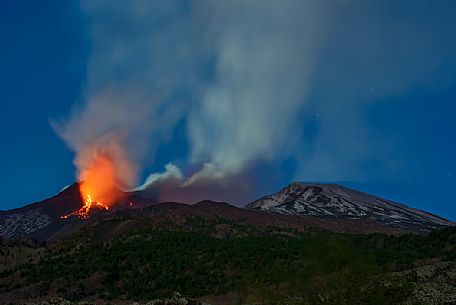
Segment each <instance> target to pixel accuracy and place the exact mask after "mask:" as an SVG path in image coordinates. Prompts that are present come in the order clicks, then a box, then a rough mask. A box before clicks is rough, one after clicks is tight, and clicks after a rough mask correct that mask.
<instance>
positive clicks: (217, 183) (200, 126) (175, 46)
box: [54, 0, 325, 202]
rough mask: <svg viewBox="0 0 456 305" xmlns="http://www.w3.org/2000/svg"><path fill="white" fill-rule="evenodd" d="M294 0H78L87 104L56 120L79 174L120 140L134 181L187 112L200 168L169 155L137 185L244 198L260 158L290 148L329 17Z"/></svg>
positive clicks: (121, 178)
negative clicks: (83, 17) (127, 0)
mask: <svg viewBox="0 0 456 305" xmlns="http://www.w3.org/2000/svg"><path fill="white" fill-rule="evenodd" d="M287 4H288V5H285V4H284V3H283V2H282V3H279V2H277V1H261V2H254V1H229V2H214V1H199V2H194V3H192V6H190V7H187V6H186V4H185V2H173V3H171V1H154V2H152V1H135V2H134V4H133V5H131V4H128V5H127V4H123V3H121V2H107V1H101V0H100V1H93V0H90V1H81V7H82V9H83V11H84V12H85V13H86V14H87V16H88V17H89V19H90V20H89V22H90V28H89V30H90V35H91V38H92V39H91V40H92V53H91V57H90V60H89V63H88V77H87V92H86V99H85V100H86V102H85V103H84V104H83V106H82V107H81V108H80V109H77V110H75V111H74V113H73V114H72V115H71V118H70V120H69V122H68V123H63V124H62V123H61V124H58V123H54V126H55V128H56V130H57V131H58V133H59V134H60V135H61V136H62V138H63V139H64V140H65V141H66V142H67V143H68V144H69V146H70V147H71V148H72V149H73V150H75V151H76V153H77V157H76V161H75V164H76V166H77V168H78V170H79V173H81V172H83V171H84V168H85V167H87V166H88V164H90V163H91V162H93V160H92V158H93V156H94V152H98V151H100V150H103V149H106V147H115V149H114V150H113V151H112V152H109V153H110V155H112V156H114V159H115V160H114V164H116V165H118V166H119V167H121V168H119V169H118V170H117V171H116V172H117V175H118V178H117V179H118V183H119V184H120V186H121V187H123V188H132V187H133V186H134V185H135V184H136V183H137V179H138V175H139V173H140V170H139V169H140V168H141V163H142V162H143V160H144V159H145V158H153V152H154V151H155V149H156V147H157V145H158V143H160V142H161V141H162V140H163V139H164V138H166V137H169V135H170V133H171V132H172V129H173V127H174V126H175V124H177V122H178V121H179V120H181V119H182V118H184V119H185V120H186V122H187V137H188V142H189V144H190V152H189V158H188V166H189V167H192V168H195V166H196V167H198V166H199V167H200V169H199V170H197V171H196V172H195V171H193V174H191V173H190V175H189V176H186V175H185V174H184V173H183V172H182V170H181V169H179V168H177V167H176V166H175V165H173V164H172V163H170V164H168V165H167V166H166V170H165V172H163V173H157V174H152V175H151V176H150V177H149V178H148V179H147V180H146V182H145V183H144V184H143V185H142V186H140V187H139V188H140V189H143V190H146V191H148V192H149V193H150V194H156V196H157V197H158V198H160V199H161V200H181V201H187V202H192V201H197V200H200V199H203V198H204V199H219V200H222V199H225V200H234V201H239V200H241V199H242V200H244V199H246V198H247V197H248V194H249V193H251V192H252V190H251V189H250V188H251V184H250V183H249V182H248V180H249V179H247V177H248V176H249V173H248V172H249V170H250V169H251V166H250V165H251V164H252V162H255V161H257V160H271V159H273V158H276V157H278V153H279V150H281V148H283V147H284V146H287V147H291V146H293V145H294V140H293V137H292V136H291V135H290V134H289V132H290V130H293V129H297V128H296V126H295V125H296V124H297V123H298V120H297V119H298V114H299V112H300V111H301V110H302V107H303V105H304V102H305V98H306V94H307V85H308V81H309V77H310V74H311V70H312V64H313V62H314V61H315V54H316V52H317V50H318V45H319V37H320V35H318V33H317V31H321V28H322V25H323V24H324V22H322V20H323V18H324V17H325V16H324V15H325V12H324V10H323V7H322V5H320V4H318V2H317V1H315V2H305V3H303V2H301V1H289V3H287ZM208 58H209V59H211V58H212V62H210V61H208V60H207V59H208ZM202 66H207V67H208V68H207V69H209V70H211V71H212V72H211V73H213V77H212V78H211V79H210V80H207V79H205V77H204V75H202V72H201V71H200V70H201V67H202ZM179 95H180V96H179ZM106 139H108V140H106ZM106 141H110V142H112V141H115V145H106V144H107V142H106ZM172 161H173V160H170V162H172ZM234 190H235V191H234ZM233 193H235V194H236V195H235V196H233V195H230V194H233Z"/></svg>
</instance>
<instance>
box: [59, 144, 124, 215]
mask: <svg viewBox="0 0 456 305" xmlns="http://www.w3.org/2000/svg"><path fill="white" fill-rule="evenodd" d="M120 155H122V154H121V153H119V148H118V146H116V145H113V144H112V143H111V145H106V146H103V147H102V148H100V147H96V148H94V149H89V148H87V149H86V150H85V151H84V153H81V154H80V155H79V156H78V159H77V162H76V164H77V166H78V169H79V173H78V178H79V181H80V183H79V192H80V196H81V201H82V207H81V208H80V209H78V210H76V211H73V212H72V213H70V214H67V215H64V216H62V217H61V218H68V217H70V216H77V217H79V218H81V219H87V218H88V217H89V216H90V213H91V212H93V210H110V209H111V208H112V207H113V206H114V205H116V204H118V203H119V202H120V201H121V200H122V199H123V198H124V196H125V193H124V192H122V191H121V189H122V188H123V187H124V186H125V185H126V183H122V182H123V180H122V179H121V178H122V176H121V173H125V172H127V173H128V169H129V167H128V166H126V165H125V164H126V163H125V162H122V160H123V159H122V158H120V157H119V156H120Z"/></svg>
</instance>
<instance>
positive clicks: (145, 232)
mask: <svg viewBox="0 0 456 305" xmlns="http://www.w3.org/2000/svg"><path fill="white" fill-rule="evenodd" d="M189 223H191V224H192V226H191V228H192V229H188V228H189V227H187V229H183V227H185V226H188V225H189ZM189 223H186V224H184V226H182V227H179V228H166V229H163V228H162V229H160V228H157V227H156V226H152V225H144V224H143V225H142V226H141V227H138V228H136V229H135V230H133V231H130V232H128V233H127V234H123V235H119V236H117V237H115V238H114V239H111V240H105V241H94V240H97V239H96V236H92V235H93V232H96V230H91V231H90V232H92V233H90V232H87V231H85V232H82V233H81V235H80V236H77V237H74V238H75V240H76V238H78V240H80V239H81V236H83V237H87V236H88V237H87V238H88V240H89V242H85V243H82V244H80V246H79V248H77V249H76V248H73V249H67V251H58V253H54V254H53V255H50V256H48V257H46V258H44V259H42V260H41V261H40V262H39V263H37V264H29V265H24V266H22V267H21V268H19V269H17V270H15V271H11V272H10V273H9V274H8V273H5V272H4V273H3V274H2V275H1V276H2V277H3V278H6V277H8V276H10V277H12V276H18V275H19V276H20V278H21V279H22V282H21V284H20V285H22V286H30V285H37V286H38V288H39V292H38V293H39V294H41V295H47V294H49V292H50V291H53V293H55V294H57V295H60V296H62V297H65V298H69V299H83V298H101V299H108V300H109V299H130V300H150V299H154V298H161V297H168V296H169V295H171V293H172V292H173V291H179V292H181V293H182V294H184V295H187V296H190V297H200V296H207V295H223V294H226V293H229V292H235V294H236V296H237V299H238V300H237V302H239V303H246V302H251V303H254V302H257V303H261V304H335V305H336V304H337V305H344V304H400V303H401V302H403V301H404V300H405V299H407V297H408V296H409V294H410V293H411V290H412V284H413V280H412V279H408V278H406V277H398V276H393V275H391V272H392V271H400V270H406V269H409V268H412V267H413V266H414V265H416V264H419V263H420V262H422V261H423V260H426V259H439V260H448V261H456V248H455V245H456V229H455V228H449V229H444V230H440V231H435V232H433V233H431V234H429V235H427V236H417V235H403V236H386V235H382V234H372V235H348V234H335V233H329V232H322V231H314V232H307V233H298V232H294V231H292V230H280V229H277V228H273V227H270V228H266V229H263V230H262V231H261V232H257V233H255V228H253V227H247V226H246V227H242V226H238V225H236V227H235V228H234V229H233V228H231V229H228V230H226V232H228V233H227V234H225V235H224V236H223V237H216V236H214V234H210V233H209V232H210V229H211V228H214V227H215V226H216V225H219V224H221V223H222V224H223V221H220V220H217V221H216V223H211V222H206V223H205V222H203V221H201V220H198V219H192V220H191V221H190V222H189ZM233 225H234V224H233ZM233 232H235V233H233ZM90 234H92V235H90ZM66 243H67V244H71V241H68V240H67V241H66ZM18 283H19V281H16V285H18ZM70 283H71V284H70ZM1 289H2V291H7V290H8V289H12V287H11V286H9V287H3V288H1ZM15 289H17V287H16V288H15ZM0 292H1V291H0Z"/></svg>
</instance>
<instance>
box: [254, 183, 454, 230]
mask: <svg viewBox="0 0 456 305" xmlns="http://www.w3.org/2000/svg"><path fill="white" fill-rule="evenodd" d="M246 208H250V209H254V210H259V211H268V212H274V213H279V214H287V215H298V216H312V217H317V218H321V219H353V220H361V219H365V220H372V221H374V222H376V223H380V224H383V225H385V226H387V227H392V228H398V229H404V230H412V231H429V230H432V229H436V228H440V227H445V226H454V225H456V224H455V223H454V222H452V221H450V220H448V219H445V218H442V217H440V216H436V215H433V214H431V213H428V212H425V211H421V210H418V209H414V208H410V207H408V206H406V205H403V204H400V203H397V202H393V201H390V200H386V199H383V198H379V197H376V196H373V195H370V194H366V193H363V192H359V191H356V190H353V189H350V188H347V187H344V186H341V185H337V184H314V183H292V184H290V185H289V186H287V187H285V188H283V189H282V190H280V191H279V192H277V193H275V194H272V195H268V196H265V197H262V198H260V199H258V200H256V201H254V202H252V203H250V204H248V205H247V206H246Z"/></svg>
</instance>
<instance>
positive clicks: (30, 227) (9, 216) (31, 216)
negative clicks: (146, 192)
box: [0, 183, 150, 240]
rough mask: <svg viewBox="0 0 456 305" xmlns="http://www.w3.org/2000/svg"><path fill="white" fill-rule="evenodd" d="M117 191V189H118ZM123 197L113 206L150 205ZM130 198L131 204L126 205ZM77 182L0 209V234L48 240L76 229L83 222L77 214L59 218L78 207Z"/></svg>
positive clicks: (6, 236) (79, 196)
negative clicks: (41, 197) (47, 195)
mask: <svg viewBox="0 0 456 305" xmlns="http://www.w3.org/2000/svg"><path fill="white" fill-rule="evenodd" d="M119 192H120V191H119ZM124 195H125V199H124V200H123V201H122V202H119V204H118V205H117V206H116V207H117V208H137V207H144V206H145V205H148V204H150V201H149V200H144V199H142V198H139V197H137V196H134V195H132V194H129V193H124ZM132 201H134V202H135V205H134V206H131V207H130V205H129V203H130V202H132ZM82 204H83V203H82V200H81V195H80V192H79V184H78V183H75V184H73V185H71V186H70V187H68V188H66V189H64V190H62V191H61V192H60V193H58V194H57V195H55V196H54V197H51V198H48V199H45V200H43V201H40V202H36V203H32V204H30V205H26V206H24V207H22V208H17V209H13V210H8V211H0V236H1V237H4V238H9V239H14V238H18V237H30V238H34V239H37V240H48V239H50V238H52V237H53V235H54V234H55V233H56V232H58V231H60V230H66V231H69V230H77V229H78V228H79V227H80V225H81V224H82V223H83V221H81V220H80V219H79V218H77V217H70V218H69V219H61V218H60V217H61V216H63V215H67V214H69V213H71V212H73V211H75V210H77V209H79V208H80V207H81V206H82ZM102 213H103V212H102V211H96V212H95V213H93V214H94V215H93V216H100V214H102Z"/></svg>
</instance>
